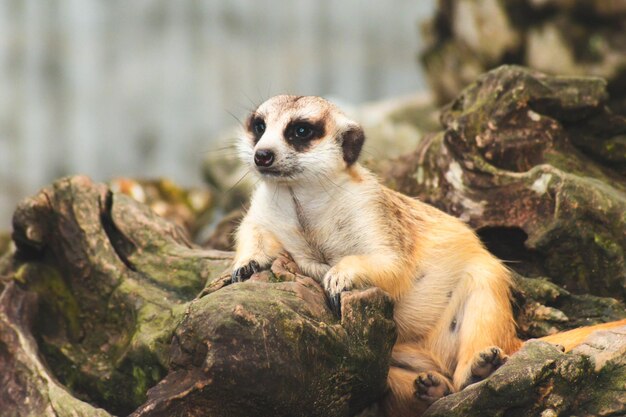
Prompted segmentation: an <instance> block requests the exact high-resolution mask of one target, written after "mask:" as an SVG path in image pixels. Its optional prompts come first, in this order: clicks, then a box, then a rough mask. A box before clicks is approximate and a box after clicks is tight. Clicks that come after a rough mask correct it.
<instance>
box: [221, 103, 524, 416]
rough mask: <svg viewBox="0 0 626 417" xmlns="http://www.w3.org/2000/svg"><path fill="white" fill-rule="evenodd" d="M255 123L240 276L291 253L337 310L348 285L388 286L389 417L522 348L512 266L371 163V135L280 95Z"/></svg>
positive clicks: (236, 271) (415, 411)
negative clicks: (393, 333)
mask: <svg viewBox="0 0 626 417" xmlns="http://www.w3.org/2000/svg"><path fill="white" fill-rule="evenodd" d="M244 128H245V133H244V135H243V138H242V139H241V141H240V142H239V144H238V148H239V153H240V156H241V158H242V159H243V161H244V162H245V163H246V164H248V165H249V166H250V168H251V169H253V170H254V171H256V172H257V173H258V174H259V176H260V178H261V181H260V182H259V184H258V187H257V188H256V190H255V191H254V193H253V195H252V198H251V204H250V208H249V210H248V212H247V214H246V215H245V217H244V219H243V220H242V222H241V225H240V227H239V229H238V231H237V234H236V242H237V245H236V254H235V260H234V264H233V272H232V282H233V283H236V282H240V281H244V280H246V279H248V278H249V277H250V276H251V275H252V274H253V273H255V272H258V271H260V270H262V269H266V268H269V267H270V265H271V263H272V261H273V260H274V259H275V258H276V257H277V256H278V255H279V253H281V252H282V251H286V252H288V253H289V254H290V255H291V256H292V257H293V259H294V261H295V262H296V264H297V265H298V266H299V267H300V269H301V270H302V272H303V273H304V274H305V275H308V276H311V277H313V278H314V279H316V280H318V281H319V282H320V283H321V284H322V285H323V287H324V289H325V290H326V292H327V294H328V296H329V300H330V301H331V305H332V307H333V308H334V309H335V310H336V311H337V310H338V309H339V303H340V296H341V293H342V292H343V291H346V290H350V289H353V288H362V287H367V286H377V287H379V288H381V289H383V290H384V291H386V292H387V293H388V294H389V295H390V296H391V297H392V298H393V300H394V302H395V309H394V320H395V322H396V326H397V330H398V338H397V342H396V345H395V347H394V348H393V351H392V359H391V366H390V370H389V376H388V386H389V394H388V396H387V397H386V399H384V400H383V408H384V409H385V410H386V413H387V415H390V416H391V415H394V416H418V415H420V414H421V413H422V412H423V411H424V410H425V409H426V408H427V407H428V406H429V405H430V403H432V402H433V401H435V400H437V399H438V398H441V397H443V396H444V395H447V394H448V393H451V392H455V391H458V390H460V389H462V388H464V387H465V386H467V385H469V384H472V383H474V382H477V381H479V380H481V379H484V378H485V377H487V376H488V375H489V374H490V373H491V372H493V371H494V370H495V369H496V368H498V367H499V366H500V365H501V364H502V363H504V362H505V361H506V358H507V355H508V354H511V353H512V352H514V351H515V350H517V349H518V348H519V346H520V344H521V341H520V340H519V339H518V337H517V335H516V326H515V322H514V319H513V313H512V307H511V301H510V299H511V297H510V295H511V294H510V292H511V285H512V282H511V274H510V272H509V270H508V269H507V268H506V267H505V266H504V265H503V264H502V263H501V262H500V261H499V260H498V259H496V258H495V257H494V256H493V255H491V254H490V253H489V252H488V251H487V250H486V249H485V247H484V246H483V245H482V243H481V241H480V240H479V239H478V237H477V236H476V234H475V233H474V232H473V231H472V230H471V229H470V228H469V227H468V226H467V225H465V224H464V223H463V222H461V221H460V220H459V219H457V218H455V217H453V216H450V215H448V214H446V213H444V212H442V211H440V210H438V209H436V208H434V207H432V206H430V205H427V204H425V203H423V202H420V201H419V200H416V199H413V198H410V197H407V196H405V195H403V194H400V193H398V192H395V191H393V190H391V189H389V188H387V187H385V186H383V185H382V184H380V182H379V181H378V179H377V178H376V176H375V175H374V174H372V173H371V172H369V171H368V170H366V169H365V168H363V167H362V166H361V165H360V164H359V163H358V162H357V159H358V157H359V154H360V152H361V148H362V146H363V142H364V140H365V136H364V133H363V130H362V129H361V127H360V126H359V125H358V124H357V123H355V122H354V121H352V120H350V119H349V118H348V117H347V116H346V115H345V114H344V113H343V112H341V110H339V109H338V108H337V107H336V106H335V105H333V104H331V103H330V102H328V101H326V100H324V99H322V98H319V97H307V96H291V95H281V96H276V97H273V98H271V99H269V100H267V101H266V102H264V103H263V104H261V105H260V106H259V107H258V108H257V109H256V110H255V111H253V112H252V114H251V115H250V116H249V118H248V119H247V122H246V124H245V126H244Z"/></svg>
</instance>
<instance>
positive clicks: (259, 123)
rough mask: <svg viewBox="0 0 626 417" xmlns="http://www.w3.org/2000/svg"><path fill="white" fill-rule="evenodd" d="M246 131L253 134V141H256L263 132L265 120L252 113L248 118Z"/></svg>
mask: <svg viewBox="0 0 626 417" xmlns="http://www.w3.org/2000/svg"><path fill="white" fill-rule="evenodd" d="M248 131H249V132H250V133H252V135H253V136H254V143H256V142H258V141H259V139H261V136H263V133H265V121H264V120H263V119H262V118H261V117H259V116H257V115H254V114H253V115H252V116H250V118H249V119H248Z"/></svg>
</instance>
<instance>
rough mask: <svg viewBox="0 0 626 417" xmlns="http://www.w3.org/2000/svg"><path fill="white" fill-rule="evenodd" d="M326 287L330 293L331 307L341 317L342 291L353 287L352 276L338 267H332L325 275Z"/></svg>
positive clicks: (327, 292)
mask: <svg viewBox="0 0 626 417" xmlns="http://www.w3.org/2000/svg"><path fill="white" fill-rule="evenodd" d="M324 289H325V290H326V294H328V300H329V303H330V309H331V310H332V311H333V313H335V315H336V316H337V317H341V293H342V292H344V291H348V290H350V289H352V278H351V277H350V276H348V274H346V273H344V272H341V271H340V270H338V269H337V268H331V269H330V270H329V271H328V272H327V273H326V275H324Z"/></svg>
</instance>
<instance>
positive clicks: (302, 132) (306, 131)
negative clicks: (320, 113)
mask: <svg viewBox="0 0 626 417" xmlns="http://www.w3.org/2000/svg"><path fill="white" fill-rule="evenodd" d="M293 135H294V136H295V137H296V138H298V139H308V138H310V137H311V136H312V135H313V128H312V127H311V126H309V125H307V124H305V123H299V124H297V125H295V126H294V127H293Z"/></svg>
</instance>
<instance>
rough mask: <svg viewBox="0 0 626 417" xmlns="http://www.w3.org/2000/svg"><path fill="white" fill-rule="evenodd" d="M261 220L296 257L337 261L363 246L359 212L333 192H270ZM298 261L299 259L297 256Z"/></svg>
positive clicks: (325, 262) (320, 260)
mask: <svg viewBox="0 0 626 417" xmlns="http://www.w3.org/2000/svg"><path fill="white" fill-rule="evenodd" d="M266 197H267V198H269V200H267V199H264V201H265V202H264V203H263V204H262V205H263V206H265V208H266V209H265V210H263V212H262V214H261V216H260V217H261V218H260V221H261V223H262V224H263V226H264V227H265V228H266V229H267V230H269V231H271V232H272V233H273V234H274V235H275V237H276V238H277V239H278V240H279V241H280V243H281V244H282V245H283V247H284V248H285V249H286V250H287V251H288V252H289V253H291V254H292V256H294V257H297V258H302V259H306V260H307V261H312V262H317V263H320V264H326V265H330V266H332V265H334V264H335V263H336V262H337V261H338V260H339V259H341V258H342V257H344V256H348V255H352V254H355V253H356V252H358V251H359V247H360V246H361V243H362V242H360V240H359V239H358V236H359V225H358V216H356V215H355V213H352V212H351V211H350V209H349V206H348V205H346V204H345V201H343V202H342V201H341V200H340V199H337V198H333V197H334V196H332V195H326V194H321V195H316V196H309V195H298V194H296V193H294V192H293V191H290V190H280V191H278V192H277V191H274V194H270V193H267V195H266ZM296 261H297V259H296Z"/></svg>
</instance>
